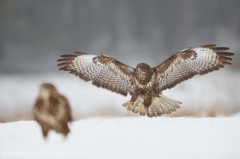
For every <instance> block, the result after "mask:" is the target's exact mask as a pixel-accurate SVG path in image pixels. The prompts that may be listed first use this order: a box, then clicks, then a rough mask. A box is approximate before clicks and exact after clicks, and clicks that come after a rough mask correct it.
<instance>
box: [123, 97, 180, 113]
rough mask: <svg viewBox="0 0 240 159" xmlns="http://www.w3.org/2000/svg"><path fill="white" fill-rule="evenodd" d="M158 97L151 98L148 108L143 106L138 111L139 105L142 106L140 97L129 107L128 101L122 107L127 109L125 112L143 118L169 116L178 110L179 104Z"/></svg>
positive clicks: (169, 99)
mask: <svg viewBox="0 0 240 159" xmlns="http://www.w3.org/2000/svg"><path fill="white" fill-rule="evenodd" d="M159 96H160V97H153V99H152V103H151V105H150V106H149V107H148V108H147V107H146V106H144V107H143V108H142V109H140V105H142V104H143V99H142V98H141V97H138V99H137V100H136V101H135V102H134V103H133V105H132V106H131V107H130V106H128V103H129V102H130V101H127V102H125V103H124V104H123V106H125V107H127V110H129V111H132V112H134V113H140V115H143V116H144V115H146V114H147V116H148V117H158V116H162V115H163V114H171V112H175V111H176V110H177V109H179V108H180V106H179V104H181V102H179V101H176V100H174V99H171V98H168V97H166V96H164V95H162V94H160V95H159Z"/></svg>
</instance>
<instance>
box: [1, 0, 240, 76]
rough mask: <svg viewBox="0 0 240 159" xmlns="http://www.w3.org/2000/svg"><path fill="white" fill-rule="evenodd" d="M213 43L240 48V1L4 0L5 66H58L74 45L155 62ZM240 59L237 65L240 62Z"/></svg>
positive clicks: (23, 69) (22, 69)
mask: <svg viewBox="0 0 240 159" xmlns="http://www.w3.org/2000/svg"><path fill="white" fill-rule="evenodd" d="M208 43H217V44H218V45H222V46H228V47H231V51H232V52H236V53H238V52H240V51H239V50H240V1H238V0H228V1H226V0H201V1H199V0H179V1H176V0H174V1H173V0H168V1H160V0H67V1H66V0H51V1H49V0H21V1H18V0H1V1H0V73H1V74H5V73H33V72H35V73H43V72H44V73H45V72H56V73H57V67H56V64H57V63H56V60H57V59H58V58H59V55H61V54H68V53H71V52H73V51H85V52H89V53H93V54H98V53H100V52H102V53H105V54H107V55H110V56H113V57H115V58H117V59H119V60H120V61H122V62H124V63H126V64H128V65H130V66H132V67H135V65H136V64H137V63H140V62H146V63H149V64H150V65H151V66H155V65H157V64H159V63H160V62H162V61H164V60H165V59H166V58H167V57H168V56H170V55H171V54H173V53H175V52H177V51H180V50H182V49H184V48H186V47H195V46H200V45H204V44H208ZM239 60H240V57H239V56H238V55H236V56H235V58H234V62H233V67H231V68H233V69H234V68H235V69H238V68H240V63H239V62H237V61H239Z"/></svg>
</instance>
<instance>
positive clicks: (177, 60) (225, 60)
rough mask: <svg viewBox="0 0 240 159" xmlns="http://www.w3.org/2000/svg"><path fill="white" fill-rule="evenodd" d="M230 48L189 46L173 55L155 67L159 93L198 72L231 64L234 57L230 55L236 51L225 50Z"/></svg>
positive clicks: (205, 71) (212, 45)
mask: <svg viewBox="0 0 240 159" xmlns="http://www.w3.org/2000/svg"><path fill="white" fill-rule="evenodd" d="M228 49H229V48H227V47H216V45H214V44H209V45H204V46H201V47H197V48H187V49H184V50H182V51H180V52H177V53H176V54H174V55H172V56H171V57H170V58H168V59H167V60H166V61H164V62H163V63H161V64H160V65H158V66H157V67H155V69H156V72H157V73H158V77H157V80H158V91H159V93H161V92H162V91H163V90H165V89H167V88H172V87H174V86H176V85H177V84H178V83H181V82H182V81H185V80H187V79H189V78H192V77H193V76H195V75H197V74H200V75H203V74H206V73H209V72H212V71H214V70H219V69H220V68H223V67H224V65H231V62H230V61H231V60H232V58H230V57H229V56H233V55H234V53H230V52H224V51H226V50H228Z"/></svg>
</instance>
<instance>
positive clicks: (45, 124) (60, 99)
mask: <svg viewBox="0 0 240 159" xmlns="http://www.w3.org/2000/svg"><path fill="white" fill-rule="evenodd" d="M34 117H35V120H36V121H37V122H38V123H39V124H40V125H41V127H42V133H43V136H44V137H45V138H46V137H47V135H48V131H49V130H51V129H53V130H55V131H56V132H57V133H62V134H64V135H65V136H67V134H68V133H69V132H70V130H69V128H68V122H71V121H72V114H71V108H70V105H69V103H68V100H67V98H65V97H64V96H62V95H60V94H58V92H57V90H56V88H55V87H54V86H53V85H52V84H50V83H43V84H41V86H40V94H39V97H38V98H37V101H36V103H35V106H34Z"/></svg>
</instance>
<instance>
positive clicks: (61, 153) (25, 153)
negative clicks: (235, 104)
mask: <svg viewBox="0 0 240 159" xmlns="http://www.w3.org/2000/svg"><path fill="white" fill-rule="evenodd" d="M238 125H240V120H239V117H231V118H184V117H179V118H164V117H163V118H147V117H119V118H88V119H83V120H80V121H76V122H73V123H72V124H70V129H71V133H70V134H69V136H68V137H67V138H64V137H63V136H62V135H61V134H56V133H55V132H53V131H51V132H50V134H49V136H48V138H47V140H44V139H43V137H42V134H41V129H40V126H39V125H38V124H37V123H36V122H35V121H19V122H12V123H4V124H0V143H1V144H0V158H3V159H4V158H6V159H7V158H19V159H21V158H94V159H95V158H98V159H108V158H109V159H110V158H111V159H112V158H114V159H123V158H129V159H133V158H138V159H146V158H151V159H159V158H168V159H176V158H177V159H192V158H194V159H201V158H205V159H221V158H222V159H224V158H231V159H234V158H240V151H239V147H240V135H239V134H240V127H239V126H238Z"/></svg>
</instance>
